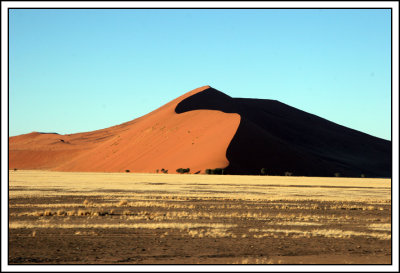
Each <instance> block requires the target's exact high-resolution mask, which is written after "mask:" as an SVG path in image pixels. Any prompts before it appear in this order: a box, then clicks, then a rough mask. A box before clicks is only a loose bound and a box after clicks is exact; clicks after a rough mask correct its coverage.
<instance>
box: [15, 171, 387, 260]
mask: <svg viewBox="0 0 400 273" xmlns="http://www.w3.org/2000/svg"><path fill="white" fill-rule="evenodd" d="M332 185H335V186H334V187H332ZM9 193H10V202H9V208H10V214H9V216H10V222H9V228H10V230H12V231H15V232H21V233H24V232H25V234H26V230H28V237H35V236H36V237H40V238H43V236H44V234H46V232H51V231H52V230H51V229H61V230H58V231H57V233H58V234H69V235H74V236H75V237H74V238H75V239H77V238H79V237H80V236H81V239H84V238H85V237H82V236H98V237H101V236H113V234H114V233H118V232H119V233H120V234H125V233H130V232H131V231H132V230H134V232H135V233H137V234H138V235H137V237H140V236H142V235H143V234H144V235H143V236H153V237H154V236H155V237H156V240H161V239H163V240H162V241H167V240H173V238H180V239H181V240H182V241H185V242H186V241H187V242H191V240H192V241H197V242H202V241H203V240H204V241H211V242H214V241H215V242H217V241H220V240H227V241H230V242H232V243H234V244H236V243H237V242H239V243H240V242H241V243H243V242H246V243H243V245H248V244H249V242H258V243H260V244H261V243H262V244H263V243H265V242H268V243H271V244H274V243H275V242H295V241H296V240H297V241H301V242H304V238H307V242H308V239H309V242H310V244H312V243H313V242H321V240H322V241H323V240H326V241H332V239H327V238H334V239H337V240H340V241H345V240H347V241H349V242H350V241H351V242H354V241H357V240H360V241H363V240H364V241H365V240H368V241H370V240H372V241H373V240H375V242H379V243H382V244H385V243H386V242H387V241H388V240H391V235H390V231H391V217H390V214H391V200H390V180H386V179H346V178H304V177H269V176H260V177H258V176H250V177H248V176H237V177H236V176H235V177H234V176H218V177H216V176H207V175H196V176H194V175H185V176H182V175H162V176H161V175H151V174H149V175H145V174H133V173H131V174H123V175H121V174H96V173H95V174H89V173H57V172H35V171H18V172H11V173H10V190H9ZM32 201H33V202H32ZM46 229H47V230H46ZM102 229H107V231H104V232H103V231H102ZM113 229H116V230H118V231H117V232H115V231H113ZM121 229H126V230H121ZM99 234H101V235H99ZM107 234H108V235H107ZM149 234H151V235H149ZM38 235H39V236H38ZM25 236H26V235H25ZM135 236H136V235H135ZM182 237H184V238H183V239H182ZM146 238H147V237H146ZM313 240H314V241H313ZM337 240H335V241H337ZM304 247H306V246H304ZM166 249H168V248H166ZM237 257H239V258H238V259H236V258H235V259H232V260H231V261H232V262H233V263H238V264H279V263H282V260H280V259H271V258H267V257H260V256H258V257H252V256H251V255H248V254H246V253H245V254H242V255H241V256H237ZM274 257H276V256H274Z"/></svg>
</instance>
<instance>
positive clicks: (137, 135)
mask: <svg viewBox="0 0 400 273" xmlns="http://www.w3.org/2000/svg"><path fill="white" fill-rule="evenodd" d="M208 88H209V86H204V87H201V88H197V89H195V90H192V91H190V92H188V93H186V94H184V95H182V96H181V97H179V98H177V99H175V100H173V101H171V102H169V103H167V104H166V105H164V106H162V107H160V108H158V109H156V110H155V111H153V112H151V113H149V114H147V115H145V116H142V117H140V118H138V119H135V120H133V121H130V122H127V123H124V124H121V125H117V126H113V127H110V128H106V129H102V130H97V131H93V132H86V133H79V134H71V135H58V134H43V133H36V132H35V133H30V134H26V135H20V136H16V137H11V138H10V139H9V143H10V152H9V155H10V156H9V158H10V161H9V162H10V169H13V168H17V169H51V170H57V171H93V172H95V171H96V172H124V171H125V170H129V171H130V172H153V173H154V172H156V170H157V169H158V170H160V171H161V169H165V170H168V173H175V172H176V169H178V168H190V172H191V173H195V172H204V170H205V169H207V168H225V167H227V166H228V165H229V161H228V160H227V158H226V150H227V147H228V145H229V143H230V141H231V139H232V137H233V136H234V134H235V133H236V130H237V127H238V125H239V122H240V116H239V115H238V114H236V113H224V112H222V111H215V110H197V111H190V112H187V113H183V114H177V113H176V112H175V111H174V110H175V108H176V105H177V104H178V103H179V102H180V101H181V100H183V99H185V98H187V97H189V96H191V95H193V94H196V93H197V92H201V91H203V90H206V89H208Z"/></svg>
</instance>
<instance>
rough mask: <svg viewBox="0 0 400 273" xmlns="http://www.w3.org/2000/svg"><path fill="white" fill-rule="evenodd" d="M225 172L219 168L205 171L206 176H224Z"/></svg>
mask: <svg viewBox="0 0 400 273" xmlns="http://www.w3.org/2000/svg"><path fill="white" fill-rule="evenodd" d="M224 172H225V170H224V169H221V168H215V169H206V174H224Z"/></svg>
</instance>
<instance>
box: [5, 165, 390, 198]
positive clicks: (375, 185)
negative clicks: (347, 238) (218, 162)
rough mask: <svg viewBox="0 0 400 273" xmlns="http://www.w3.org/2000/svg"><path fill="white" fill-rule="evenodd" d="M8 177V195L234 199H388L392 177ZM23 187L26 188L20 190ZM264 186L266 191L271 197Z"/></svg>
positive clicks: (26, 174) (31, 174) (35, 173)
mask: <svg viewBox="0 0 400 273" xmlns="http://www.w3.org/2000/svg"><path fill="white" fill-rule="evenodd" d="M9 177H10V189H12V191H11V192H10V197H17V196H51V195H54V194H55V193H56V194H57V195H60V196H62V195H74V194H82V193H85V192H86V193H90V194H91V195H92V193H93V192H95V193H96V196H110V192H107V191H108V190H112V191H117V190H120V191H121V193H119V194H118V195H119V196H124V195H125V196H130V194H129V193H126V191H136V192H143V191H147V192H164V193H163V195H165V196H170V195H176V196H181V197H182V198H195V197H199V196H203V197H204V196H208V197H209V198H215V197H218V198H221V197H223V198H226V199H230V198H232V199H234V200H239V199H242V200H258V199H266V198H269V199H270V200H281V199H284V200H309V199H313V200H324V201H337V200H344V201H350V200H355V201H366V200H368V201H371V200H383V199H384V200H389V201H390V179H372V178H331V177H329V178H319V177H278V176H231V175H223V176H213V175H179V174H178V175H175V174H169V175H157V174H137V173H132V174H128V175H127V174H125V173H58V172H45V171H18V172H9ZM194 181H195V182H194ZM332 185H334V186H332ZM20 187H24V188H25V189H27V190H28V191H27V190H23V191H20V190H19V189H20ZM49 188H51V189H54V192H52V191H48V190H47V191H42V190H41V189H49ZM99 188H101V189H102V191H101V192H99V191H98V189H99ZM265 189H268V195H266V194H267V192H266V191H265ZM328 189H329V190H328ZM124 192H125V193H124ZM166 192H169V193H170V194H168V193H166ZM360 193H362V194H360ZM310 197H311V198H310Z"/></svg>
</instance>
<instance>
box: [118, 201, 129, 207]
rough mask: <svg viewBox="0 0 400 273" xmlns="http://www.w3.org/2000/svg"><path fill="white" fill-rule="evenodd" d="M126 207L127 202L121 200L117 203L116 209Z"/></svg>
mask: <svg viewBox="0 0 400 273" xmlns="http://www.w3.org/2000/svg"><path fill="white" fill-rule="evenodd" d="M126 205H128V201H127V200H121V201H120V202H119V203H118V207H123V206H126Z"/></svg>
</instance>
